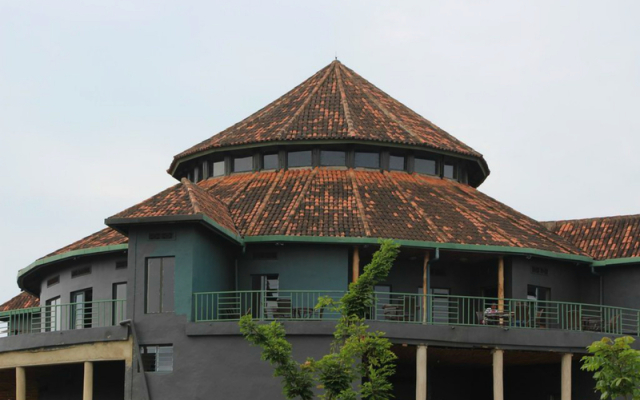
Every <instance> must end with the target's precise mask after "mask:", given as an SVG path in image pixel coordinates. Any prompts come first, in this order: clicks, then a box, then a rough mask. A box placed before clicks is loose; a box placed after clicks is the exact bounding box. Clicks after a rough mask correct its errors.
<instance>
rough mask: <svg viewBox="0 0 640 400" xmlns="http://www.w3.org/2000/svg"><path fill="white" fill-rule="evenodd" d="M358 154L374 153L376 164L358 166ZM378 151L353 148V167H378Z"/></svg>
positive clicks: (379, 163)
mask: <svg viewBox="0 0 640 400" xmlns="http://www.w3.org/2000/svg"><path fill="white" fill-rule="evenodd" d="M358 154H372V155H376V156H377V157H376V158H377V163H376V164H377V165H376V166H375V167H370V166H359V165H358ZM380 165H381V162H380V152H379V151H359V150H355V151H354V152H353V168H364V169H380Z"/></svg>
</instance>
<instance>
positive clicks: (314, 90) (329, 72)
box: [276, 68, 332, 140]
mask: <svg viewBox="0 0 640 400" xmlns="http://www.w3.org/2000/svg"><path fill="white" fill-rule="evenodd" d="M331 70H332V68H327V72H325V74H324V76H323V77H322V78H320V80H319V81H318V83H317V84H316V85H315V86H314V88H313V90H311V93H309V95H308V96H307V98H306V99H304V101H303V102H302V104H301V105H300V107H299V108H298V109H297V110H296V112H294V113H293V115H292V116H291V118H289V120H288V121H287V122H285V123H284V125H282V127H281V128H280V129H279V132H278V133H277V134H276V136H277V137H279V138H280V139H281V140H282V136H283V135H284V133H285V131H286V130H287V128H289V127H290V126H291V124H292V123H293V121H294V120H295V119H296V118H298V117H299V116H300V114H301V113H302V111H303V110H304V109H305V108H307V106H308V105H309V103H310V102H311V98H313V96H314V95H315V94H316V93H318V90H319V89H320V86H322V85H323V84H324V82H325V81H326V80H327V77H328V76H329V74H331Z"/></svg>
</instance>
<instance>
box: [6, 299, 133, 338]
mask: <svg viewBox="0 0 640 400" xmlns="http://www.w3.org/2000/svg"><path fill="white" fill-rule="evenodd" d="M124 319H126V300H98V301H89V302H84V303H71V304H58V305H48V306H41V307H33V308H25V309H21V310H12V311H5V312H0V337H4V336H15V335H24V334H29V333H41V332H56V331H66V330H71V329H87V328H99V327H106V326H114V325H117V324H118V323H119V322H120V321H122V320H124Z"/></svg>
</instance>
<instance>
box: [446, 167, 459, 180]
mask: <svg viewBox="0 0 640 400" xmlns="http://www.w3.org/2000/svg"><path fill="white" fill-rule="evenodd" d="M456 172H457V171H456V167H455V165H453V164H445V165H444V177H445V178H447V179H456Z"/></svg>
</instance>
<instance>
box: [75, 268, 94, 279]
mask: <svg viewBox="0 0 640 400" xmlns="http://www.w3.org/2000/svg"><path fill="white" fill-rule="evenodd" d="M89 274H91V267H90V266H89V267H82V268H78V269H74V270H73V271H71V277H72V278H77V277H79V276H85V275H89Z"/></svg>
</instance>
